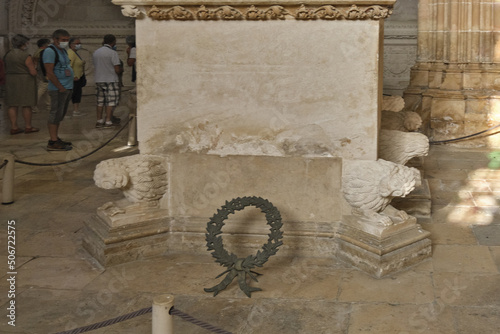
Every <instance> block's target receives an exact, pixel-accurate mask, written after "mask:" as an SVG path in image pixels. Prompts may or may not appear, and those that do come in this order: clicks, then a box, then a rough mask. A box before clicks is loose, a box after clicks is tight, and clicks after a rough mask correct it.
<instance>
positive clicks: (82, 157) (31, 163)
mask: <svg viewBox="0 0 500 334" xmlns="http://www.w3.org/2000/svg"><path fill="white" fill-rule="evenodd" d="M129 122H130V118H129V119H128V121H127V122H126V123H125V124H124V125H123V127H122V128H121V129H120V130H119V131H118V132H117V133H115V135H114V136H113V137H111V138H110V139H109V140H108V141H106V142H105V143H104V144H102V145H101V146H99V147H98V148H96V149H94V150H93V151H91V152H90V153H87V154H84V155H82V156H81V157H78V158H75V159H72V160H68V161H62V162H55V163H38V162H28V161H22V160H17V159H16V160H14V161H15V162H17V163H20V164H23V165H29V166H45V167H46V166H59V165H66V164H70V163H72V162H75V161H78V160H82V159H84V158H86V157H88V156H90V155H92V154H94V153H96V152H97V151H99V150H100V149H102V148H103V147H104V146H106V145H108V144H109V143H110V142H111V141H112V140H113V139H115V138H116V137H117V136H118V135H119V134H120V132H122V131H123V130H124V129H125V127H126V126H127V124H128V123H129Z"/></svg>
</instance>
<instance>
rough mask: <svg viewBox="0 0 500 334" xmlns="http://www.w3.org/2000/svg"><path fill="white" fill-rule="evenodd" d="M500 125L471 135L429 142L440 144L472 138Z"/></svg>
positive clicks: (499, 125)
mask: <svg viewBox="0 0 500 334" xmlns="http://www.w3.org/2000/svg"><path fill="white" fill-rule="evenodd" d="M498 127H500V124H498V125H495V126H493V127H491V128H489V129H486V130H483V131H479V132H477V133H473V134H471V135H468V136H463V137H458V138H454V139H446V140H438V141H430V142H429V144H431V145H440V144H444V143H449V142H453V141H459V140H463V139H467V138H471V137H474V136H478V135H480V134H483V133H485V132H488V131H491V130H493V129H496V128H498Z"/></svg>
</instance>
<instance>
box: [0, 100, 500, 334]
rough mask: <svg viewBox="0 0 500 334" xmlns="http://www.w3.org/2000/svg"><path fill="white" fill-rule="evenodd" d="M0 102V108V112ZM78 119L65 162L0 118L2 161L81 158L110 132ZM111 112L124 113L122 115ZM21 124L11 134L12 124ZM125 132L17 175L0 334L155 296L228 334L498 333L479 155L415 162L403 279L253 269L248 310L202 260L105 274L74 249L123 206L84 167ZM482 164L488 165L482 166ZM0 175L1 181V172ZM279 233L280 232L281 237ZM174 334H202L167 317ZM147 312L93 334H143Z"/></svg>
mask: <svg viewBox="0 0 500 334" xmlns="http://www.w3.org/2000/svg"><path fill="white" fill-rule="evenodd" d="M0 103H1V101H0ZM82 109H83V110H84V111H87V112H88V113H89V114H88V115H87V116H85V117H82V118H74V119H68V120H66V121H64V122H63V123H62V126H61V134H60V135H61V137H62V138H63V139H66V140H71V141H73V143H74V146H75V149H74V150H73V151H70V152H47V151H46V150H45V146H46V141H47V139H48V137H47V131H46V129H45V127H44V124H45V119H46V116H47V115H46V114H43V113H41V114H36V115H35V116H34V124H35V125H36V126H40V127H41V128H42V131H41V132H40V133H35V134H28V135H25V134H19V135H15V136H11V135H10V134H8V129H9V125H8V123H7V119H6V116H5V112H4V110H2V117H1V118H0V120H1V123H0V140H1V142H2V146H1V148H0V151H12V152H14V153H15V154H16V156H17V158H18V159H19V160H23V161H30V162H43V163H52V162H58V161H68V160H71V159H73V158H75V157H78V156H82V155H84V154H87V153H89V152H90V151H92V150H93V149H94V148H95V147H97V146H98V145H99V144H100V143H103V142H104V141H106V140H107V139H108V138H110V137H111V136H112V135H113V134H114V133H116V131H117V130H116V129H115V130H95V129H94V128H93V126H94V122H95V116H94V112H93V110H94V107H93V98H92V97H91V96H86V97H85V98H84V103H83V104H82ZM117 112H118V114H119V115H120V114H121V115H122V116H123V115H125V114H126V108H125V107H120V108H119V109H118V111H117ZM21 124H22V122H21ZM126 143H127V131H124V132H122V133H121V134H120V135H119V136H118V137H117V138H116V139H115V140H113V141H112V142H111V143H110V144H109V145H108V146H106V147H105V148H103V149H102V150H100V151H98V152H97V153H96V154H93V155H91V156H90V157H88V158H86V159H84V160H81V161H78V162H74V163H70V164H67V165H64V166H59V167H37V166H28V165H22V164H19V163H16V165H15V172H16V178H15V197H14V200H15V202H14V203H13V204H12V205H3V206H0V238H1V240H2V242H1V243H0V245H1V248H0V261H1V263H2V264H1V266H0V268H1V272H0V277H2V279H1V280H0V305H1V309H2V310H3V311H2V312H0V315H1V317H0V319H2V320H1V321H0V333H36V334H44V333H55V332H59V331H63V330H69V329H73V328H76V327H80V326H85V325H89V324H92V323H94V322H98V321H102V320H106V319H109V318H113V317H116V316H119V315H122V314H125V313H129V312H132V311H135V310H138V309H141V308H144V307H148V306H151V303H152V298H153V297H154V296H156V295H159V294H172V295H174V296H175V305H176V307H177V309H179V310H181V311H183V312H185V313H188V314H190V315H192V316H194V317H196V318H198V319H200V320H203V321H205V322H208V323H210V324H213V325H215V326H218V327H220V328H223V329H225V330H227V331H230V332H233V333H284V334H289V333H315V334H318V333H348V334H353V333H368V332H369V333H383V334H388V333H394V334H407V333H433V334H435V333H443V334H450V333H461V334H472V333H481V334H486V333H498V329H499V328H500V217H499V210H498V200H499V199H500V170H497V169H495V168H497V167H498V166H496V164H495V161H490V159H489V158H488V155H489V154H490V153H492V152H493V150H488V149H474V150H472V149H468V150H463V149H458V148H453V147H450V146H433V147H432V148H431V151H430V154H429V156H428V157H427V158H426V159H425V175H426V177H427V178H428V180H429V184H430V187H431V190H432V194H433V198H432V204H433V206H432V209H433V214H432V218H431V219H421V220H420V222H421V223H422V225H423V227H424V228H425V229H427V230H428V231H430V232H431V239H432V241H433V256H432V259H430V260H427V261H425V262H423V263H421V264H419V265H417V266H415V267H413V268H411V269H409V270H407V271H405V272H401V273H398V274H395V275H392V276H390V277H387V278H384V279H380V280H377V279H373V278H371V277H369V276H367V275H366V274H364V273H363V272H360V271H358V270H356V269H353V268H350V267H348V266H346V265H344V264H343V263H340V262H336V261H335V260H326V259H316V258H290V259H287V258H279V257H273V258H271V260H270V261H269V262H268V263H266V265H265V267H264V268H262V269H261V270H258V271H259V272H260V273H261V274H263V275H262V276H260V278H259V283H252V285H253V286H258V287H260V288H262V289H263V291H261V292H255V293H253V294H252V298H247V297H246V296H245V295H244V294H243V293H242V292H241V291H240V290H239V288H238V286H237V284H236V283H235V282H233V284H231V285H230V286H229V288H228V289H226V290H224V291H222V292H221V293H220V294H219V295H217V296H216V297H212V295H210V294H207V293H205V292H204V291H203V288H205V287H211V286H213V285H215V284H217V283H218V282H219V281H220V280H221V279H220V278H219V279H215V276H217V275H218V274H219V273H221V272H222V271H223V268H222V267H220V266H219V265H217V264H216V263H215V262H214V261H213V259H212V258H211V257H210V255H209V254H208V252H207V253H204V254H200V255H198V256H192V255H182V254H168V255H165V256H162V257H158V258H152V259H148V260H142V261H136V262H134V263H128V264H123V265H117V266H114V267H111V268H106V269H105V268H102V267H101V266H99V265H98V264H97V263H95V261H93V260H92V258H90V257H89V255H88V254H87V253H86V252H85V251H84V250H83V249H82V247H81V239H82V222H83V221H84V220H85V219H86V218H88V217H89V216H90V215H92V214H93V213H94V212H95V210H96V208H97V207H98V206H100V205H101V204H103V203H105V202H107V201H109V200H114V199H119V198H121V197H122V195H121V192H120V191H105V190H103V189H99V188H97V187H96V186H95V185H94V183H93V180H92V175H93V170H94V168H95V165H96V164H97V163H98V162H99V161H101V160H103V159H107V158H115V157H119V156H124V155H129V154H134V153H136V152H137V149H136V148H127V147H126ZM488 166H490V167H491V168H490V167H488ZM0 174H1V172H0ZM9 221H15V223H16V225H15V226H16V230H15V231H16V235H15V236H16V272H17V274H16V275H15V278H16V290H15V294H16V296H15V302H16V304H15V305H16V326H15V327H12V326H10V325H8V323H7V322H8V320H9V319H8V318H7V317H6V313H7V311H6V309H7V307H8V306H9V304H8V302H9V299H10V298H9V296H8V290H9V284H8V283H9V282H8V281H7V279H8V278H9V277H10V276H11V275H8V274H7V272H9V271H10V270H9V269H7V254H8V253H7V247H6V240H7V223H8V222H9ZM284 231H285V233H286V226H285V227H284ZM174 320H175V324H174V329H175V333H182V334H190V333H209V331H207V330H205V329H202V328H200V327H197V326H195V325H192V324H190V323H187V322H185V321H183V320H181V319H179V318H175V319H174ZM150 332H151V314H147V315H142V316H140V317H137V318H134V319H131V320H127V321H125V322H121V323H120V324H116V325H113V326H110V327H106V328H102V329H99V330H95V331H93V332H92V333H116V334H118V333H120V334H127V333H134V334H141V333H150Z"/></svg>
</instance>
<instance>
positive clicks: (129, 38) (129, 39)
mask: <svg viewBox="0 0 500 334" xmlns="http://www.w3.org/2000/svg"><path fill="white" fill-rule="evenodd" d="M125 42H126V43H127V44H128V45H129V46H130V47H131V48H135V35H129V36H127V37H126V38H125Z"/></svg>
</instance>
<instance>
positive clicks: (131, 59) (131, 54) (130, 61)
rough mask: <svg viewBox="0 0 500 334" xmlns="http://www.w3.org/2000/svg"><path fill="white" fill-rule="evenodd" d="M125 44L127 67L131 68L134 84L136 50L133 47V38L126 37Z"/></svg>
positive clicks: (135, 77)
mask: <svg viewBox="0 0 500 334" xmlns="http://www.w3.org/2000/svg"><path fill="white" fill-rule="evenodd" d="M125 41H126V42H127V45H128V47H127V65H128V66H131V67H132V82H135V80H136V79H137V71H136V66H137V59H136V58H137V53H136V52H137V51H136V50H137V49H136V47H135V36H134V35H130V36H127V38H126V39H125Z"/></svg>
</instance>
